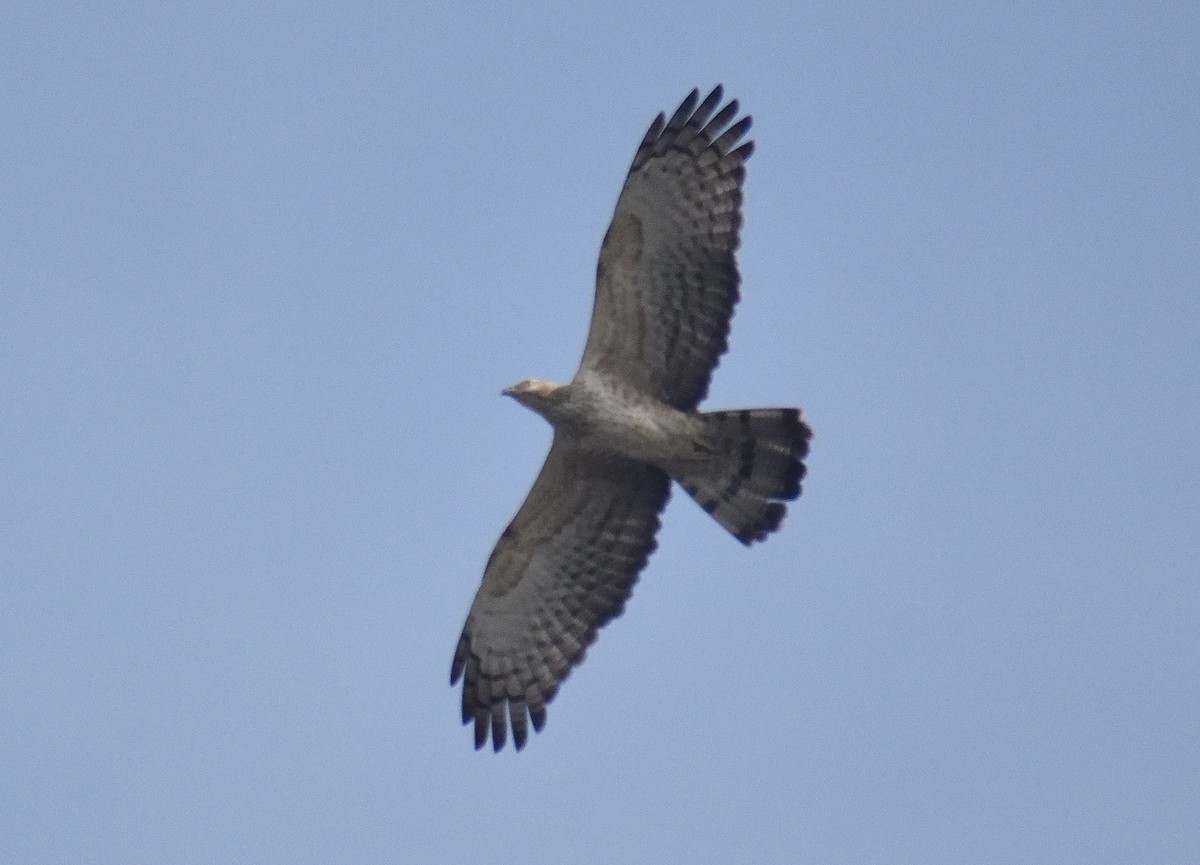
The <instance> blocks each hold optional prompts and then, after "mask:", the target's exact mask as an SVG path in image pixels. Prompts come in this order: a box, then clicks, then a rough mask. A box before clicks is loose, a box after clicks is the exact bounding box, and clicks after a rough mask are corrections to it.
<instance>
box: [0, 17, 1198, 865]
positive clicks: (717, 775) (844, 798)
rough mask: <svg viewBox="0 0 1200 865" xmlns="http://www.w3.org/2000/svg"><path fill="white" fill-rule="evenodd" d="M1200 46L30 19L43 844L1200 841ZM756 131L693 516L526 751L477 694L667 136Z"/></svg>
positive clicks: (1080, 24) (293, 848) (1025, 37)
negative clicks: (746, 479)
mask: <svg viewBox="0 0 1200 865" xmlns="http://www.w3.org/2000/svg"><path fill="white" fill-rule="evenodd" d="M1198 34H1200V12H1198V11H1197V7H1196V6H1195V4H1192V3H1148V4H1105V3H1067V4H1053V5H1047V4H1033V3H1027V4H960V3H952V4H951V3H947V4H928V5H904V4H901V5H897V4H879V5H873V4H868V5H859V4H828V5H821V4H799V3H780V4H776V5H769V4H763V5H759V6H755V7H752V8H745V7H740V6H738V5H737V4H728V3H694V2H693V3H688V4H670V3H663V4H649V5H644V4H623V3H608V4H590V3H583V4H572V5H568V4H536V3H525V4H514V5H512V6H510V7H507V8H504V9H503V10H502V11H501V10H500V8H499V7H498V6H497V7H492V6H483V5H479V6H476V5H469V6H468V5H462V6H456V7H452V8H451V7H447V8H437V9H434V8H421V9H418V8H415V7H414V8H406V7H404V6H403V5H399V4H357V3H347V4H341V5H338V6H329V7H326V6H319V5H312V4H268V5H257V4H229V5H226V6H222V5H220V4H207V5H206V6H204V8H203V9H202V10H198V9H189V8H183V7H178V8H176V7H170V6H166V5H160V4H152V5H144V6H143V5H139V4H113V5H104V4H95V5H92V6H88V7H85V8H84V9H82V10H80V9H73V8H68V7H66V6H57V5H51V4H27V5H26V4H20V5H12V6H10V7H9V8H7V9H6V13H5V26H4V27H3V29H2V30H0V105H2V106H3V110H2V111H0V142H2V144H3V152H4V158H3V160H0V232H2V236H3V238H4V242H3V253H2V254H0V292H2V295H3V299H2V302H0V400H2V401H3V406H4V410H3V412H2V413H0V694H3V700H4V716H5V720H4V723H3V725H0V860H2V861H5V862H14V863H17V862H20V863H25V862H28V863H35V862H36V863H50V862H64V863H65V862H70V863H74V865H82V863H93V862H95V863H108V862H112V863H124V865H129V863H163V862H171V863H213V862H221V863H255V865H264V863H275V862H278V863H307V862H313V863H317V862H330V861H338V862H379V861H396V860H400V861H421V862H433V863H443V862H444V863H462V862H477V861H492V862H528V861H531V860H533V859H538V860H543V861H569V862H579V863H591V862H596V863H600V862H604V863H608V862H615V861H628V862H688V863H708V862H713V863H717V862H731V861H741V862H761V863H795V862H839V863H845V862H913V863H923V865H927V863H943V862H944V863H962V862H972V863H993V862H995V863H1006V862H1047V863H1050V862H1053V863H1076V862H1077V863H1107V862H1112V863H1128V862H1171V863H1174V862H1180V863H1182V862H1193V861H1195V855H1196V850H1197V846H1198V843H1200V833H1198V831H1197V829H1196V826H1197V825H1200V821H1198V814H1200V808H1198V806H1197V798H1196V782H1197V778H1198V777H1200V686H1198V684H1197V683H1198V681H1200V678H1198V672H1200V626H1198V625H1197V622H1198V620H1200V448H1197V445H1196V433H1197V429H1198V428H1200V374H1198V373H1200V347H1198V340H1197V331H1198V325H1200V160H1198V157H1197V154H1200V110H1197V107H1198V106H1200V73H1198V72H1197V70H1198V69H1200V66H1198V65H1197V63H1196V58H1197V56H1200V35H1198ZM717 82H723V83H724V84H725V86H726V89H727V92H728V94H729V95H731V96H734V97H737V98H738V99H739V100H741V102H742V104H743V106H744V108H745V109H746V110H747V111H749V112H750V113H752V114H753V115H754V118H755V125H754V130H753V132H754V136H753V137H754V138H755V140H756V142H757V145H758V149H757V151H756V153H755V155H754V158H753V159H752V160H751V163H750V171H749V180H748V184H747V199H746V208H745V210H746V226H745V232H744V243H743V247H742V252H741V256H740V260H741V265H742V273H743V277H744V285H743V289H744V291H743V301H742V304H741V305H740V306H739V308H738V312H737V316H736V318H735V321H734V329H733V335H732V340H731V351H730V353H729V354H728V355H727V356H726V357H725V359H724V360H723V362H722V364H721V366H720V368H719V370H718V372H717V375H716V377H715V381H714V385H713V388H712V390H711V394H710V399H709V402H708V405H710V406H714V407H740V406H755V405H791V404H798V405H802V406H803V407H804V409H805V411H806V413H807V416H808V418H809V420H810V422H811V423H812V425H813V427H814V428H815V430H816V439H815V440H814V443H813V451H812V456H811V459H810V461H809V465H810V474H809V479H808V481H807V482H806V484H805V493H804V497H803V498H802V499H801V501H800V502H799V503H798V504H797V506H796V507H794V508H793V509H792V511H791V512H790V515H789V517H788V520H787V522H786V524H785V530H784V531H783V532H782V533H781V534H779V535H777V536H775V537H773V538H772V539H771V540H770V541H769V542H768V543H766V544H764V545H761V546H758V547H755V548H754V549H752V550H746V549H743V548H742V547H741V546H740V545H739V544H737V543H735V542H733V541H732V540H731V539H730V538H729V537H728V536H727V535H726V534H725V533H724V532H722V531H721V530H720V528H719V527H718V526H716V524H715V523H713V522H712V521H711V519H709V518H708V517H707V516H706V515H705V514H703V513H702V512H701V511H700V510H699V509H698V508H697V507H695V505H694V504H693V503H692V502H691V501H689V500H688V499H687V497H686V496H683V495H679V494H677V495H676V496H675V499H674V501H673V503H672V505H671V506H670V507H669V510H668V512H667V514H666V518H665V523H664V529H663V531H662V533H661V536H660V544H661V546H660V549H659V551H658V552H657V553H656V554H655V556H654V557H653V558H652V559H651V562H650V565H649V567H648V569H647V570H646V572H645V573H644V574H643V577H642V580H641V582H640V583H639V584H638V587H637V589H636V591H635V593H634V597H633V599H632V601H631V602H630V604H629V606H628V609H627V612H626V614H625V615H624V616H623V617H622V618H620V619H618V620H617V621H616V622H614V623H613V624H612V625H610V626H609V627H608V628H607V629H606V630H605V631H604V632H603V633H602V634H601V637H600V640H599V641H598V643H597V644H596V646H595V647H593V649H592V650H591V651H590V652H589V654H588V658H587V660H586V662H585V663H584V665H583V666H582V667H581V668H579V669H578V670H577V671H576V672H575V673H574V675H572V677H571V679H570V681H569V682H568V683H567V684H566V685H565V686H564V688H563V690H562V692H561V693H560V695H559V697H558V698H557V700H556V701H555V703H554V704H553V705H552V706H551V708H550V713H549V723H548V725H547V728H546V729H545V731H543V732H542V733H541V734H539V735H538V736H536V737H534V738H533V739H532V740H531V742H530V744H529V746H528V747H527V748H526V749H525V751H524V752H522V753H520V754H515V753H514V752H512V751H511V750H507V751H505V752H504V753H502V754H500V755H494V754H492V753H490V752H481V753H476V752H475V751H473V750H472V748H471V737H470V732H469V730H467V729H465V728H462V727H461V726H460V725H459V719H458V694H457V692H456V691H453V690H451V688H450V687H449V685H448V682H447V677H448V673H449V667H450V658H451V653H452V650H453V648H454V644H455V640H456V639H457V637H458V633H459V630H460V628H461V626H462V621H463V618H464V616H465V614H466V610H467V607H468V605H469V603H470V600H471V597H472V595H473V593H474V591H475V588H476V586H477V584H478V579H479V576H480V573H481V570H482V567H483V564H484V561H485V560H486V558H487V555H488V553H489V552H490V550H491V547H492V544H493V543H494V541H495V539H496V537H497V535H498V533H499V531H500V530H501V529H502V528H503V526H504V525H505V524H506V522H507V520H508V519H509V518H510V517H511V515H512V513H513V512H514V510H515V509H516V507H517V505H518V504H519V503H520V501H521V499H522V497H523V496H524V494H525V492H526V490H527V488H528V486H529V484H530V482H531V480H532V478H533V476H534V474H535V472H536V470H537V468H538V466H539V465H540V463H541V460H542V457H543V455H544V452H545V448H546V446H547V444H548V441H549V428H548V427H547V426H546V425H545V424H544V422H543V421H541V420H540V419H539V418H537V417H536V416H534V415H533V414H531V413H529V412H527V411H525V410H523V409H521V408H520V407H519V406H516V405H515V404H513V403H512V402H511V401H510V400H507V399H504V398H502V397H501V396H500V389H501V388H502V387H504V386H506V385H508V384H510V383H512V382H513V381H515V380H517V379H520V378H524V377H529V376H536V377H541V378H551V379H555V378H557V379H565V378H567V377H569V376H570V375H571V373H572V372H573V370H574V366H575V364H576V362H577V360H578V357H579V353H580V350H581V347H582V341H583V336H584V333H585V329H586V326H587V317H588V314H589V312H590V307H591V295H592V278H593V275H594V271H595V260H596V253H597V250H598V247H599V242H600V238H601V237H602V235H603V232H604V229H605V227H606V225H607V221H608V219H609V216H610V215H611V209H612V206H613V203H614V202H615V200H616V195H617V192H618V190H619V186H620V182H621V180H622V179H623V177H624V173H625V171H626V170H627V167H628V163H629V160H630V159H631V157H632V155H633V151H634V148H635V147H636V145H637V143H638V142H639V140H640V138H641V136H642V134H643V132H644V131H645V128H646V126H647V125H648V124H649V122H650V121H651V119H652V118H653V117H654V115H655V114H656V113H657V112H659V111H660V110H669V109H671V108H673V107H674V106H675V105H676V104H677V103H678V102H679V100H680V99H681V98H682V97H683V96H684V95H685V94H686V93H687V92H688V91H689V90H690V89H691V88H693V87H700V88H708V87H710V86H712V85H713V84H715V83H717Z"/></svg>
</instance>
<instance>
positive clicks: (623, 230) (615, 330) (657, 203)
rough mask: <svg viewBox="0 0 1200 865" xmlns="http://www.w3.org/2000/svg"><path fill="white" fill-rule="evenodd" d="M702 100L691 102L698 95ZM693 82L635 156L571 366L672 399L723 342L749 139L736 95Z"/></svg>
mask: <svg viewBox="0 0 1200 865" xmlns="http://www.w3.org/2000/svg"><path fill="white" fill-rule="evenodd" d="M697 103H699V104H697ZM720 103H721V88H720V87H719V86H718V87H717V88H715V89H714V90H713V91H712V93H710V94H709V95H708V96H707V97H706V98H705V99H704V101H703V102H699V92H698V91H695V90H693V91H692V93H691V94H690V95H689V96H688V98H687V99H685V100H684V101H683V104H682V105H680V106H679V109H678V110H677V111H676V112H675V113H674V115H672V117H671V119H670V120H665V119H664V116H663V115H662V114H660V115H659V116H658V117H657V118H655V121H654V123H653V124H652V125H651V126H650V130H649V131H648V132H647V133H646V137H645V138H644V139H643V140H642V143H641V146H640V147H638V150H637V154H636V155H635V156H634V158H633V166H632V167H631V168H630V170H629V176H628V177H627V178H626V180H625V186H624V188H623V189H622V190H621V196H620V198H619V199H618V200H617V209H616V213H615V214H614V215H613V220H612V223H611V224H610V225H609V228H608V232H607V233H606V234H605V236H604V244H603V246H602V247H601V249H600V263H599V265H598V267H597V269H596V301H595V306H594V307H593V310H592V324H591V329H590V330H589V332H588V338H587V345H586V346H585V348H584V352H583V360H582V362H581V364H580V374H583V373H587V372H597V373H601V374H606V375H609V376H611V377H614V378H616V379H617V380H621V381H625V382H627V383H629V384H631V385H633V386H634V387H636V388H638V389H639V390H642V391H644V392H645V393H648V394H650V395H652V396H654V397H657V398H658V399H660V400H662V401H663V402H665V403H667V404H668V405H671V406H673V407H675V408H677V409H681V410H690V409H693V408H695V407H696V406H697V405H698V404H699V402H700V400H702V399H703V398H704V396H705V394H706V393H707V391H708V382H709V378H710V377H711V375H712V370H713V368H714V367H715V366H716V365H717V359H718V358H719V357H720V355H721V354H722V352H724V351H725V349H726V347H727V345H728V342H727V339H728V336H729V321H730V318H731V317H732V315H733V307H734V304H736V303H737V300H738V282H739V277H738V270H737V261H736V259H735V256H734V252H735V250H736V249H737V247H738V231H739V229H740V228H741V224H742V214H741V205H742V183H743V180H744V179H745V176H746V168H745V163H746V160H747V159H748V158H749V157H750V154H751V153H752V152H753V149H754V145H753V142H750V141H747V142H744V143H742V144H739V143H738V142H739V141H741V139H742V137H743V136H744V135H745V134H746V131H747V130H748V129H749V128H750V118H749V117H743V118H742V119H740V120H738V121H737V122H736V123H732V125H731V121H733V119H734V118H735V117H736V116H737V113H738V104H737V102H736V101H733V102H730V103H728V104H727V105H726V106H725V107H724V108H721V109H720V110H717V106H718V105H720Z"/></svg>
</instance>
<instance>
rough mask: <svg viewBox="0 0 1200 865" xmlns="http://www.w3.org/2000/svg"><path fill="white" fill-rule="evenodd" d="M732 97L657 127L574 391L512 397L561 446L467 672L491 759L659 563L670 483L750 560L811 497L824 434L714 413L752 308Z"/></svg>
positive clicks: (506, 544)
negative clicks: (737, 331)
mask: <svg viewBox="0 0 1200 865" xmlns="http://www.w3.org/2000/svg"><path fill="white" fill-rule="evenodd" d="M720 103H721V88H720V87H719V86H718V87H717V88H715V89H714V90H713V91H712V92H711V93H710V94H709V95H708V96H707V97H706V98H705V99H704V101H703V102H701V101H700V99H699V93H698V92H697V91H692V93H691V94H690V95H689V96H688V98H687V99H685V100H684V101H683V104H682V105H680V106H679V109H678V110H677V111H676V112H675V113H674V114H673V115H672V116H671V118H670V119H669V120H667V119H666V118H665V117H664V116H663V115H661V114H660V115H659V116H658V117H657V118H656V119H655V121H654V123H653V124H652V125H651V127H650V130H649V131H648V132H647V133H646V136H645V138H644V139H643V140H642V143H641V145H640V146H639V147H638V150H637V153H636V155H635V156H634V159H633V166H632V167H631V168H630V171H629V176H628V177H627V178H626V180H625V186H624V188H623V189H622V191H621V195H620V198H619V199H618V201H617V208H616V213H615V214H614V215H613V220H612V223H611V225H610V226H609V229H608V232H607V234H606V235H605V238H604V243H603V245H602V247H601V250H600V263H599V266H598V267H597V272H596V300H595V305H594V308H593V311H592V324H591V329H590V331H589V333H588V338H587V344H586V346H585V347H584V352H583V359H582V361H581V362H580V366H579V370H578V371H577V372H576V374H575V377H574V378H573V379H572V380H571V382H570V383H569V384H565V385H556V384H552V383H550V382H543V381H537V380H527V381H523V382H520V383H518V384H517V385H514V386H513V387H512V388H509V389H508V390H506V391H505V393H506V394H508V395H509V396H512V397H513V398H514V399H516V400H517V401H519V402H520V403H522V404H523V405H525V406H527V407H528V408H531V409H533V410H534V411H536V412H538V413H539V414H541V415H542V416H543V417H545V418H546V419H547V420H548V421H549V422H550V423H551V424H552V425H553V426H554V430H555V433H554V442H553V444H552V445H551V447H550V453H549V455H548V456H547V457H546V462H545V465H543V467H542V470H541V473H540V474H539V475H538V478H537V480H536V481H535V482H534V485H533V488H532V489H531V490H530V492H529V495H528V496H527V497H526V499H525V503H524V504H523V505H521V508H520V510H519V511H518V512H517V515H516V516H515V517H514V518H513V521H512V522H511V523H510V524H509V526H508V528H506V529H505V530H504V532H503V534H501V536H500V540H499V541H498V542H497V544H496V548H495V550H494V551H493V552H492V555H491V558H490V559H489V560H488V563H487V566H486V568H485V569H484V576H483V583H482V585H481V586H480V587H479V591H478V592H477V593H476V596H475V601H474V603H473V604H472V605H471V610H470V613H469V614H468V616H467V622H466V625H465V627H464V628H463V632H462V636H461V637H460V638H459V641H458V647H457V649H456V650H455V653H454V663H453V665H452V667H451V672H450V682H451V684H454V683H456V682H457V681H458V680H459V678H460V677H461V678H463V691H462V719H463V723H464V724H474V727H475V747H476V748H479V747H482V746H483V745H484V744H485V743H486V742H487V741H488V739H489V738H490V739H491V741H492V745H493V747H494V748H495V750H497V751H499V750H500V749H501V748H502V747H503V746H504V743H505V740H506V738H507V731H508V729H509V728H510V727H511V730H512V737H513V742H514V743H515V745H516V747H517V748H518V750H519V749H520V748H522V747H523V746H524V744H525V741H526V739H527V736H528V727H529V725H530V724H532V726H533V728H534V729H535V730H540V729H541V728H542V725H543V724H544V723H545V720H546V704H547V703H549V702H550V700H551V699H552V698H553V697H554V695H555V694H556V693H557V691H558V688H559V686H560V685H561V684H562V682H563V680H564V679H566V677H567V676H568V674H569V673H570V671H571V669H572V668H573V667H574V666H575V665H576V664H578V663H579V662H580V661H581V660H582V659H583V655H584V652H585V650H586V648H587V646H588V645H589V644H591V642H592V641H593V640H595V638H596V633H597V631H598V630H599V629H600V628H601V627H603V626H604V625H605V624H606V623H607V622H608V621H609V620H611V619H612V618H613V617H614V616H616V615H618V614H620V612H621V610H622V609H623V608H624V605H625V602H626V600H627V599H628V598H629V594H630V592H631V591H632V588H633V584H634V582H635V581H636V580H637V576H638V573H639V572H640V571H641V569H642V568H643V567H644V566H645V564H646V560H647V558H648V557H649V555H650V553H651V552H653V550H654V548H655V534H656V533H657V531H658V526H659V513H660V512H661V511H662V509H663V506H664V505H665V504H666V501H667V498H668V497H669V495H670V489H671V480H672V479H674V480H676V481H678V482H679V484H680V485H681V486H683V488H684V489H686V490H687V491H688V493H689V494H690V495H691V496H692V497H693V498H694V499H695V500H696V501H697V502H698V503H699V504H700V505H701V506H702V507H703V508H704V509H705V510H706V511H708V513H710V514H712V516H713V518H714V519H716V521H717V522H719V523H720V524H721V525H722V526H724V527H725V528H726V529H727V530H728V531H729V532H730V533H731V534H733V535H734V537H736V538H737V539H738V540H740V541H741V542H742V543H744V544H750V543H752V542H754V541H760V540H763V539H764V538H766V537H767V535H768V534H770V533H771V532H773V531H775V530H776V529H778V528H779V524H780V521H781V520H782V519H783V515H784V512H785V505H784V504H783V502H785V501H789V500H792V499H795V498H796V497H797V496H798V495H799V494H800V481H801V479H802V478H803V477H804V463H803V460H804V457H805V456H806V455H807V453H808V442H809V439H810V438H811V436H812V432H811V430H810V429H809V427H808V425H807V424H806V423H805V422H804V420H803V417H802V415H801V412H800V410H799V409H794V408H783V409H748V410H741V411H717V412H698V411H696V406H697V405H698V404H699V403H700V401H701V400H702V399H703V398H704V396H705V395H706V393H707V392H708V384H709V380H710V378H711V375H712V370H713V368H714V367H715V366H716V365H717V360H718V358H719V357H720V355H721V354H722V353H723V352H724V351H725V349H726V347H727V340H728V335H729V322H730V318H731V317H732V315H733V308H734V305H735V304H736V303H737V300H738V282H739V277H738V271H737V262H736V259H735V257H734V253H735V251H736V249H737V246H738V231H739V229H740V227H741V221H742V217H741V204H742V183H743V180H744V178H745V162H746V159H747V158H749V156H750V154H751V152H752V151H753V145H752V144H751V142H748V141H747V142H744V143H739V142H740V141H741V139H742V137H743V136H744V135H745V134H746V132H747V130H748V129H749V128H750V118H749V117H744V118H742V119H741V120H737V121H736V122H733V121H734V118H735V117H736V116H737V113H738V106H737V102H730V103H728V104H727V105H725V106H724V107H723V108H720V110H718V106H719V105H720Z"/></svg>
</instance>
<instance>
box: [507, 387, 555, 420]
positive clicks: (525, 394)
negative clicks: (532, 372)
mask: <svg viewBox="0 0 1200 865" xmlns="http://www.w3.org/2000/svg"><path fill="white" fill-rule="evenodd" d="M502 393H503V394H504V395H505V396H511V397H512V398H513V399H515V400H516V401H517V402H519V403H520V404H521V405H523V406H525V407H526V408H531V409H533V410H534V411H536V412H537V413H538V414H541V415H544V414H546V412H547V410H550V411H553V409H554V406H556V405H558V404H559V403H561V402H562V401H563V400H565V399H566V397H567V386H566V385H565V384H555V383H554V382H552V381H542V380H541V379H536V378H527V379H525V380H523V381H519V382H517V383H516V384H514V385H513V386H512V387H506V388H505V389H504V390H503V391H502Z"/></svg>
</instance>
